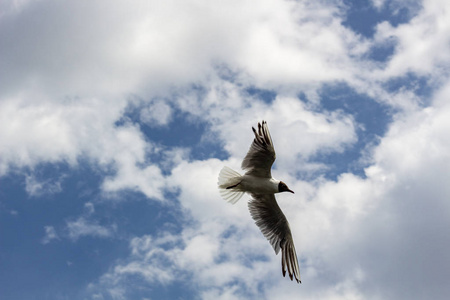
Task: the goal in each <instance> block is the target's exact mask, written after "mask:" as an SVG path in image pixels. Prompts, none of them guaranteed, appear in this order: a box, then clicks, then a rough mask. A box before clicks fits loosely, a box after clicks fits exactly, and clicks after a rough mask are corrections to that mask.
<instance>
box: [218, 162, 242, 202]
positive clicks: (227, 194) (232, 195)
mask: <svg viewBox="0 0 450 300" xmlns="http://www.w3.org/2000/svg"><path fill="white" fill-rule="evenodd" d="M241 180H242V176H241V174H239V173H238V172H236V171H234V170H232V169H230V168H228V167H223V168H222V170H221V171H220V173H219V182H218V183H217V184H218V185H219V189H220V195H221V196H222V198H224V199H225V200H226V201H227V202H230V203H231V204H235V203H236V202H238V201H239V199H241V197H242V196H243V195H244V192H243V191H241V190H239V189H236V187H237V186H239V183H240V182H241Z"/></svg>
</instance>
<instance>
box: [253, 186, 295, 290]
mask: <svg viewBox="0 0 450 300" xmlns="http://www.w3.org/2000/svg"><path fill="white" fill-rule="evenodd" d="M252 198H253V199H252V200H251V201H249V202H248V208H249V210H250V214H251V215H252V218H253V220H255V223H256V225H257V226H258V227H259V229H260V230H261V232H262V233H263V234H264V236H265V237H266V238H267V239H268V240H269V242H270V244H271V245H272V247H273V249H274V250H275V253H276V254H278V252H279V251H280V249H281V270H282V272H283V276H286V269H287V271H288V274H289V277H290V278H291V280H293V278H294V277H295V280H296V281H297V282H298V283H301V279H300V268H299V266H298V260H297V254H296V252H295V247H294V240H293V239H292V234H291V229H290V228H289V223H288V221H287V219H286V217H285V216H284V214H283V212H282V211H281V209H280V207H279V206H278V203H277V201H276V199H275V195H273V194H267V195H262V194H252Z"/></svg>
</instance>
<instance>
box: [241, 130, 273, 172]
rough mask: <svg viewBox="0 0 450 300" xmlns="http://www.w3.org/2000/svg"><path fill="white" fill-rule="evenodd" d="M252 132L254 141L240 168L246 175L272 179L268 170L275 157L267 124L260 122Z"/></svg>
mask: <svg viewBox="0 0 450 300" xmlns="http://www.w3.org/2000/svg"><path fill="white" fill-rule="evenodd" d="M252 130H253V133H254V134H255V139H254V140H253V143H252V144H251V145H250V149H249V150H248V152H247V155H246V156H245V158H244V160H243V161H242V165H241V167H242V169H244V170H247V173H246V174H247V175H254V176H259V177H267V178H272V174H271V171H270V169H271V168H272V165H273V162H274V161H275V158H276V155H275V149H274V147H273V142H272V137H271V136H270V132H269V127H268V126H267V122H266V121H262V124H261V123H258V131H256V130H255V128H253V127H252Z"/></svg>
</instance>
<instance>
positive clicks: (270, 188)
mask: <svg viewBox="0 0 450 300" xmlns="http://www.w3.org/2000/svg"><path fill="white" fill-rule="evenodd" d="M279 182H280V181H279V180H276V179H273V178H262V177H256V176H252V175H244V176H243V177H242V181H241V184H240V188H241V190H242V191H245V192H248V193H254V194H275V193H278V184H279Z"/></svg>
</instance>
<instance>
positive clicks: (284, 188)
mask: <svg viewBox="0 0 450 300" xmlns="http://www.w3.org/2000/svg"><path fill="white" fill-rule="evenodd" d="M278 192H279V193H281V192H291V193H292V194H294V192H293V191H291V190H290V189H289V188H288V186H287V185H286V183H284V182H283V181H280V183H279V184H278Z"/></svg>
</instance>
